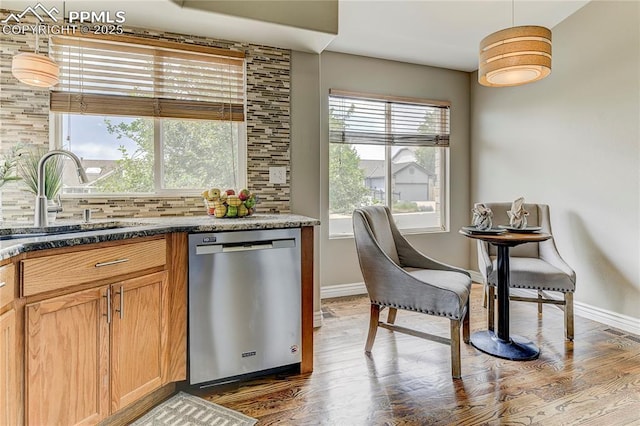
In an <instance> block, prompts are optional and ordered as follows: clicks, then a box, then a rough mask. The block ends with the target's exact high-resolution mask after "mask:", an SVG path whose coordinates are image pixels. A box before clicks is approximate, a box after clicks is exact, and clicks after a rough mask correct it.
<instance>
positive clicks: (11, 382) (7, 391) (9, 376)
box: [0, 309, 18, 425]
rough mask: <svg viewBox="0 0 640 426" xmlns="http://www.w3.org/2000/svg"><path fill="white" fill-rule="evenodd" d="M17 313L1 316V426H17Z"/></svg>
mask: <svg viewBox="0 0 640 426" xmlns="http://www.w3.org/2000/svg"><path fill="white" fill-rule="evenodd" d="M16 349H17V347H16V312H15V310H13V309H12V310H10V311H8V312H5V313H4V314H2V315H0V407H2V410H0V425H15V424H17V418H16V413H17V409H18V407H17V402H16V395H17V392H18V391H17V389H18V382H17V373H18V372H17V369H18V366H17V365H16Z"/></svg>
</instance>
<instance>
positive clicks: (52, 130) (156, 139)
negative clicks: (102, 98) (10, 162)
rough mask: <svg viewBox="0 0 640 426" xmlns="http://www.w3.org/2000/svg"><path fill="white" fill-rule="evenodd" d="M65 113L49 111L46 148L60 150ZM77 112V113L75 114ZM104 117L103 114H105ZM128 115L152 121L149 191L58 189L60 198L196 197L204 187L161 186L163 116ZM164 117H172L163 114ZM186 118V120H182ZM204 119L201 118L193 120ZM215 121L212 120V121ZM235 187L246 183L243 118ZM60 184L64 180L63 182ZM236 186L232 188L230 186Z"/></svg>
mask: <svg viewBox="0 0 640 426" xmlns="http://www.w3.org/2000/svg"><path fill="white" fill-rule="evenodd" d="M65 114H73V113H65V112H49V123H50V124H49V149H62V148H63V139H64V138H63V134H62V129H63V125H62V117H63V116H64V115H65ZM75 115H81V114H75ZM105 116H106V115H105ZM132 118H147V119H151V120H153V130H154V131H153V176H154V179H153V183H154V191H153V192H102V193H85V194H82V193H64V192H61V193H60V195H61V197H62V198H76V199H78V198H80V199H82V198H100V197H102V198H105V197H125V198H135V197H148V196H152V197H176V196H185V195H186V196H194V197H195V196H198V197H199V196H200V195H201V194H202V191H203V190H204V189H207V188H193V189H167V188H162V184H163V181H164V167H163V158H164V151H163V150H162V144H163V139H162V126H161V121H162V120H163V119H165V118H161V117H132ZM166 119H167V120H175V119H172V118H169V117H167V118H166ZM184 120H186V119H184ZM194 121H205V120H194ZM212 121H215V120H212ZM236 155H237V157H238V186H240V188H237V189H242V188H246V186H247V127H246V121H243V122H239V131H238V152H237V153H236ZM63 184H64V182H63ZM234 189H236V188H234Z"/></svg>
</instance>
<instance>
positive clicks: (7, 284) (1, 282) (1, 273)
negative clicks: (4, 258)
mask: <svg viewBox="0 0 640 426" xmlns="http://www.w3.org/2000/svg"><path fill="white" fill-rule="evenodd" d="M15 280H16V268H15V266H13V264H9V265H5V266H2V267H0V308H2V307H3V306H4V305H6V304H7V303H10V302H12V301H13V297H14V296H15V285H16V283H15Z"/></svg>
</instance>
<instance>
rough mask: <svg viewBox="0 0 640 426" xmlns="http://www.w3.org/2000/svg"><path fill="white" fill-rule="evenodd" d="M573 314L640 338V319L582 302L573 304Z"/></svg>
mask: <svg viewBox="0 0 640 426" xmlns="http://www.w3.org/2000/svg"><path fill="white" fill-rule="evenodd" d="M573 312H574V314H575V315H578V316H581V317H583V318H587V319H590V320H593V321H597V322H599V323H602V324H606V325H608V326H611V327H615V328H619V329H620V330H623V331H626V332H627V333H631V334H636V335H638V336H640V318H634V317H630V316H628V315H622V314H619V313H617V312H612V311H608V310H606V309H602V308H598V307H595V306H591V305H587V304H586V303H582V302H573Z"/></svg>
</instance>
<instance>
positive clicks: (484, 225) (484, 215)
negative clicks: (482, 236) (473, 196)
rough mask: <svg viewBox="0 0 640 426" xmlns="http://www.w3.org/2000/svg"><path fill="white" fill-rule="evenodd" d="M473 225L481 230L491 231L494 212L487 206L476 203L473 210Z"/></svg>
mask: <svg viewBox="0 0 640 426" xmlns="http://www.w3.org/2000/svg"><path fill="white" fill-rule="evenodd" d="M471 212H472V213H473V219H472V225H473V226H475V227H476V228H477V229H479V230H485V229H491V226H492V225H493V223H492V219H491V218H492V217H493V212H492V211H491V209H490V208H489V207H487V206H485V205H484V204H482V203H475V204H474V205H473V209H472V210H471Z"/></svg>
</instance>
